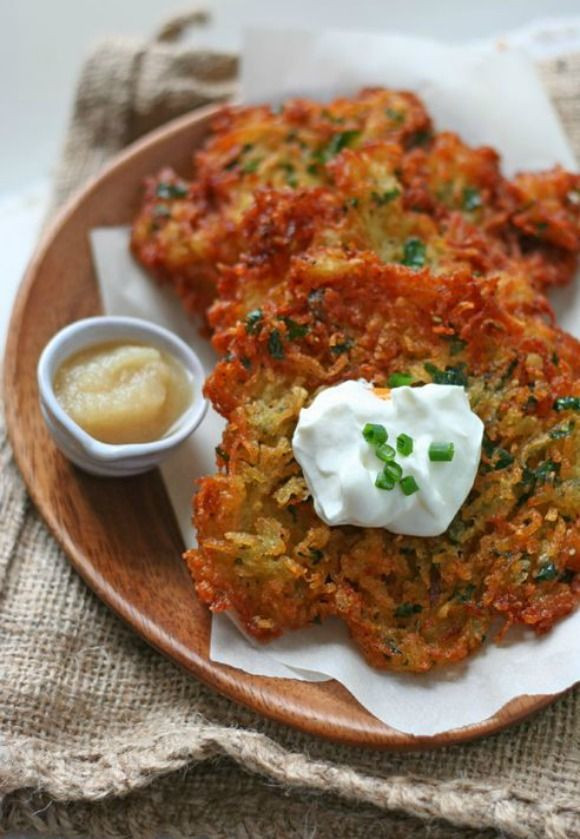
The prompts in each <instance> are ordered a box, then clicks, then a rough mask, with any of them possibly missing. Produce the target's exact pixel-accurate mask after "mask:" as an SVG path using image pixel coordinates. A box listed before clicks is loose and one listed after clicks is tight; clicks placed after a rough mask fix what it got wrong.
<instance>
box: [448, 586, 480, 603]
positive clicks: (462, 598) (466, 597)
mask: <svg viewBox="0 0 580 839" xmlns="http://www.w3.org/2000/svg"><path fill="white" fill-rule="evenodd" d="M474 594H475V586H474V585H473V583H468V584H467V585H466V586H465V587H464V588H462V589H457V591H456V592H455V593H454V595H453V599H454V600H457V601H458V603H468V602H469V601H470V600H472V599H473V595H474Z"/></svg>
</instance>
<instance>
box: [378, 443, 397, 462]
mask: <svg viewBox="0 0 580 839" xmlns="http://www.w3.org/2000/svg"><path fill="white" fill-rule="evenodd" d="M375 454H376V456H377V457H378V459H379V460H384V461H385V462H387V461H389V460H393V459H394V457H395V454H396V452H395V450H394V448H393V447H392V446H389V444H388V443H382V444H381V445H380V446H377V447H376V449H375Z"/></svg>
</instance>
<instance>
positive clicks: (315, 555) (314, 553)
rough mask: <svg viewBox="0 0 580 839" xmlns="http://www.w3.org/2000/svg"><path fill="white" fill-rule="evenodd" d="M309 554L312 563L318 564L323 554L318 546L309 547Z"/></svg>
mask: <svg viewBox="0 0 580 839" xmlns="http://www.w3.org/2000/svg"><path fill="white" fill-rule="evenodd" d="M310 555H311V557H312V564H313V565H318V563H319V562H320V560H321V559H323V558H324V554H323V553H322V551H321V550H319V549H318V548H310Z"/></svg>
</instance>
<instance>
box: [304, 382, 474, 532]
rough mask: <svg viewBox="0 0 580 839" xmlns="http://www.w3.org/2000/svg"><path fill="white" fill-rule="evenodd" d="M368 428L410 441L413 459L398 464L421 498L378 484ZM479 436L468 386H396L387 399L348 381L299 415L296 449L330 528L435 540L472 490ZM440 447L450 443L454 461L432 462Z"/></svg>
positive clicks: (319, 510)
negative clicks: (379, 529) (365, 431)
mask: <svg viewBox="0 0 580 839" xmlns="http://www.w3.org/2000/svg"><path fill="white" fill-rule="evenodd" d="M366 423H376V424H380V425H383V426H384V427H385V428H386V430H387V433H388V435H389V437H388V443H389V445H392V446H393V447H394V448H396V441H397V437H398V435H399V434H402V433H404V434H407V435H408V436H410V437H412V439H413V451H412V453H411V454H410V455H408V456H406V457H405V456H404V455H402V454H400V453H398V452H397V455H396V461H397V463H399V464H400V466H401V467H402V469H403V475H411V476H412V477H413V478H414V479H415V481H416V482H417V484H418V486H419V489H418V491H417V492H414V493H413V494H412V495H405V494H404V493H403V491H402V490H401V487H400V486H399V485H398V484H396V485H395V487H394V488H393V489H392V490H384V489H379V488H377V487H376V486H375V479H376V477H377V475H378V474H379V473H380V472H382V469H383V466H384V463H383V462H382V461H381V460H379V458H378V457H377V456H376V454H375V449H374V447H373V446H372V445H370V444H369V443H368V442H367V441H366V440H365V438H364V437H363V433H362V431H363V428H364V426H365V425H366ZM482 437H483V423H482V421H481V420H480V419H479V417H478V416H477V415H476V414H475V413H474V412H473V411H472V410H471V408H470V405H469V399H468V398H467V394H466V392H465V389H464V388H463V387H459V386H456V385H436V384H428V385H423V386H420V387H397V388H393V389H392V390H391V391H390V392H388V394H387V398H382V397H381V396H379V395H377V391H376V390H375V389H374V388H373V387H372V385H371V384H369V382H366V381H363V380H359V381H354V380H351V381H347V382H343V383H342V384H339V385H335V386H333V387H329V388H326V389H325V390H322V391H321V392H320V393H319V394H318V395H317V396H316V397H315V399H314V400H313V401H312V403H311V404H310V405H309V406H308V407H307V408H303V409H302V410H301V411H300V416H299V418H298V424H297V426H296V430H295V432H294V436H293V438H292V447H293V449H294V456H295V457H296V460H297V461H298V463H299V464H300V466H301V467H302V470H303V472H304V477H305V479H306V483H307V484H308V488H309V489H310V492H311V493H312V497H313V500H314V507H315V510H316V513H317V514H318V516H319V517H320V518H321V519H322V520H323V521H324V522H326V524H329V525H339V524H354V525H358V526H359V527H384V528H386V529H387V530H390V531H391V532H392V533H403V534H406V535H408V536H438V535H439V534H440V533H443V532H444V531H445V530H446V529H447V527H448V526H449V524H450V522H451V520H452V519H453V517H454V516H455V514H456V513H457V511H458V510H459V508H460V507H461V505H462V504H463V502H464V501H465V499H466V498H467V495H468V493H469V491H470V489H471V487H472V486H473V482H474V480H475V476H476V473H477V469H478V465H479V460H480V457H481V441H482ZM441 442H443V443H453V445H454V456H453V460H451V461H447V462H434V461H431V460H430V459H429V446H430V445H431V443H441Z"/></svg>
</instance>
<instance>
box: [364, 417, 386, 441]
mask: <svg viewBox="0 0 580 839" xmlns="http://www.w3.org/2000/svg"><path fill="white" fill-rule="evenodd" d="M362 434H363V437H364V438H365V440H366V441H367V443H370V444H371V445H372V446H380V445H382V444H383V443H386V442H387V437H388V436H389V435H388V434H387V429H386V428H385V426H384V425H378V423H374V422H367V424H366V425H365V427H364V428H363V431H362Z"/></svg>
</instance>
